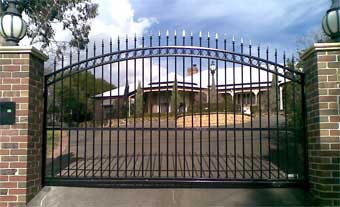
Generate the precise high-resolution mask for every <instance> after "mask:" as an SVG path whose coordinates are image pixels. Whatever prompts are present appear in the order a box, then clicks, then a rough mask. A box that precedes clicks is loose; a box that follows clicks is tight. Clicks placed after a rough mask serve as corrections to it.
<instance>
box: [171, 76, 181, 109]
mask: <svg viewBox="0 0 340 207" xmlns="http://www.w3.org/2000/svg"><path fill="white" fill-rule="evenodd" d="M177 85H178V83H177V78H175V81H174V85H173V87H172V91H171V99H170V106H171V114H175V113H176V111H177V110H178V108H179V106H180V103H181V102H182V96H181V95H180V93H179V92H178V86H177Z"/></svg>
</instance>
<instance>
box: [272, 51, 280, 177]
mask: <svg viewBox="0 0 340 207" xmlns="http://www.w3.org/2000/svg"><path fill="white" fill-rule="evenodd" d="M274 56H275V72H276V73H277V74H276V81H275V84H276V87H275V94H276V97H275V98H276V101H275V102H276V103H275V104H276V137H277V179H280V153H281V150H280V134H279V133H280V130H279V107H280V100H279V91H278V88H279V87H280V86H279V80H278V79H279V76H278V74H279V73H278V69H277V65H278V63H277V49H275V54H274Z"/></svg>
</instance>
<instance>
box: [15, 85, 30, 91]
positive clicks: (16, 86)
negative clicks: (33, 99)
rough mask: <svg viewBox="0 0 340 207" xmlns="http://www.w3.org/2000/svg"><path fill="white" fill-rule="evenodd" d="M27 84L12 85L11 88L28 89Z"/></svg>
mask: <svg viewBox="0 0 340 207" xmlns="http://www.w3.org/2000/svg"><path fill="white" fill-rule="evenodd" d="M28 89H29V86H28V85H12V90H28Z"/></svg>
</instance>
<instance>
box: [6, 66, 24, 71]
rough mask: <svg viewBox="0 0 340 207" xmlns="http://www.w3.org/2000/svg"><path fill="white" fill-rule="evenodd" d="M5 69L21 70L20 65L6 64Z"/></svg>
mask: <svg viewBox="0 0 340 207" xmlns="http://www.w3.org/2000/svg"><path fill="white" fill-rule="evenodd" d="M3 69H4V71H11V72H12V71H20V65H4V66H3Z"/></svg>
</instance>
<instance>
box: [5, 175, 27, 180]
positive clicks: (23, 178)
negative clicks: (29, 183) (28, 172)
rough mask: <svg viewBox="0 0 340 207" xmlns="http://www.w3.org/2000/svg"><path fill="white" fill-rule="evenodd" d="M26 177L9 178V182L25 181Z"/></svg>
mask: <svg viewBox="0 0 340 207" xmlns="http://www.w3.org/2000/svg"><path fill="white" fill-rule="evenodd" d="M26 180H27V177H26V176H9V181H26Z"/></svg>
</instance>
